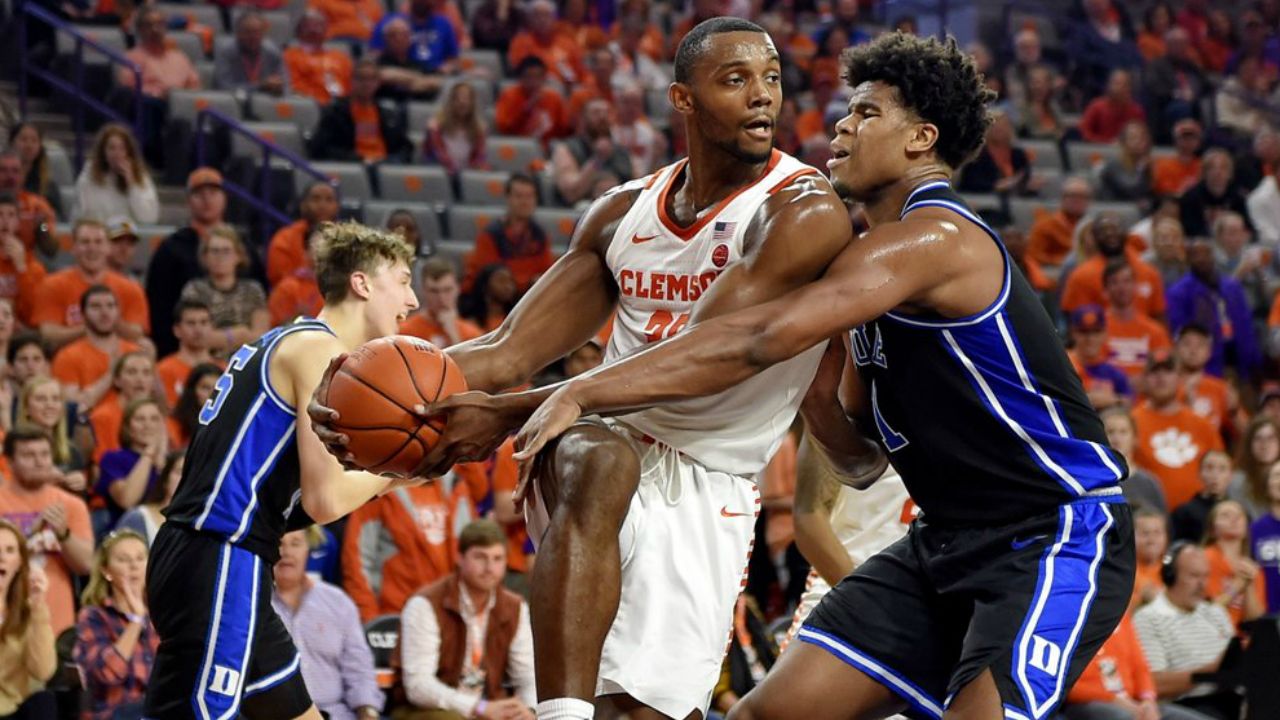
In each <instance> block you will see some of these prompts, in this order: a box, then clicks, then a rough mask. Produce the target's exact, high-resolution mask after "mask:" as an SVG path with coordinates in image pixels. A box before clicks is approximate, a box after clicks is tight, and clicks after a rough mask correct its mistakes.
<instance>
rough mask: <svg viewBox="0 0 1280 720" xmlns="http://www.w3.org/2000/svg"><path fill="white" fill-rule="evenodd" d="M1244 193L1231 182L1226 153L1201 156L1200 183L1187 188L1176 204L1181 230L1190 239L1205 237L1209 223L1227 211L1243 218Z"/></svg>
mask: <svg viewBox="0 0 1280 720" xmlns="http://www.w3.org/2000/svg"><path fill="white" fill-rule="evenodd" d="M1245 199H1246V195H1245V191H1244V190H1243V189H1241V188H1240V186H1239V185H1237V184H1236V182H1235V161H1234V160H1232V159H1231V154H1230V153H1228V152H1227V151H1226V150H1222V149H1218V148H1215V149H1213V150H1209V151H1208V152H1206V153H1205V154H1204V179H1202V180H1201V181H1200V182H1199V183H1196V184H1195V185H1193V186H1191V188H1190V189H1188V190H1187V191H1186V192H1184V193H1183V194H1182V198H1181V200H1179V203H1178V204H1179V206H1180V210H1181V212H1180V216H1181V220H1182V228H1183V230H1185V231H1186V233H1187V235H1190V236H1191V237H1208V236H1209V234H1210V232H1211V229H1210V228H1211V227H1212V225H1213V221H1214V220H1215V219H1216V218H1217V216H1218V215H1219V214H1220V213H1222V212H1224V211H1227V210H1230V211H1232V212H1235V213H1237V214H1239V215H1240V216H1241V217H1244V216H1245V215H1246V214H1248V212H1249V210H1248V208H1247V207H1246V205H1245Z"/></svg>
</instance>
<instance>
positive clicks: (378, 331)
mask: <svg viewBox="0 0 1280 720" xmlns="http://www.w3.org/2000/svg"><path fill="white" fill-rule="evenodd" d="M368 282H369V302H368V308H367V310H366V319H367V320H368V322H369V330H370V333H371V335H370V336H369V339H370V340H372V339H373V338H379V337H385V336H387V335H395V334H396V333H397V332H398V331H399V330H400V323H402V322H404V319H405V318H406V317H408V316H409V313H411V312H413V311H414V310H416V309H417V308H418V296H417V295H415V294H414V292H413V275H412V273H411V272H410V270H409V266H408V265H406V264H405V263H403V262H398V261H397V262H395V263H385V262H384V263H379V265H378V268H377V269H376V270H374V271H373V272H372V273H369V275H368Z"/></svg>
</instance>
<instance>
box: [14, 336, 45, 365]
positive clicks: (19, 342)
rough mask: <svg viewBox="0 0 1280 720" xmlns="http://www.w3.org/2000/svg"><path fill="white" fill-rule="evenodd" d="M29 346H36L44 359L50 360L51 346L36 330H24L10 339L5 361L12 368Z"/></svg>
mask: <svg viewBox="0 0 1280 720" xmlns="http://www.w3.org/2000/svg"><path fill="white" fill-rule="evenodd" d="M28 345H35V346H36V347H37V348H39V349H40V354H41V355H44V359H45V360H46V361H48V360H49V356H50V355H51V353H50V352H49V345H48V343H46V342H45V341H44V338H43V337H41V336H40V333H39V332H38V331H36V330H23V331H21V332H19V333H15V334H14V336H13V337H12V338H10V339H9V347H8V349H7V351H6V353H5V360H7V361H8V362H9V365H10V366H12V365H13V361H14V360H16V359H17V357H18V353H19V352H22V349H23V348H25V347H27V346H28Z"/></svg>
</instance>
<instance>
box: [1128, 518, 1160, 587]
mask: <svg viewBox="0 0 1280 720" xmlns="http://www.w3.org/2000/svg"><path fill="white" fill-rule="evenodd" d="M1168 523H1169V519H1168V516H1167V515H1166V514H1165V513H1164V512H1163V511H1159V510H1153V509H1151V508H1148V507H1138V508H1135V509H1134V511H1133V530H1134V548H1135V551H1136V555H1137V560H1138V570H1137V578H1136V581H1135V582H1134V584H1133V600H1132V601H1131V602H1130V604H1129V608H1130V610H1136V609H1138V608H1139V607H1141V606H1143V605H1146V604H1147V603H1149V602H1151V601H1152V600H1155V599H1156V596H1158V595H1159V594H1160V593H1161V591H1163V590H1164V583H1162V582H1161V580H1160V568H1161V562H1160V561H1161V559H1162V558H1163V557H1164V554H1165V551H1166V550H1167V549H1168V547H1169V528H1168Z"/></svg>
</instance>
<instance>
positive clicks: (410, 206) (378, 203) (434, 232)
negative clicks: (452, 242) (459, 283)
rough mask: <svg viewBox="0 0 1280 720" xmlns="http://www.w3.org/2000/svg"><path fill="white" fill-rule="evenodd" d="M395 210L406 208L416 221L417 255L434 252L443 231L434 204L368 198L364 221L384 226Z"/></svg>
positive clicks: (368, 223)
mask: <svg viewBox="0 0 1280 720" xmlns="http://www.w3.org/2000/svg"><path fill="white" fill-rule="evenodd" d="M396 210H408V211H409V212H411V213H413V217H414V218H416V219H417V221H418V236H419V238H420V243H419V245H418V254H419V255H432V254H434V253H435V252H436V246H437V245H438V244H439V242H440V240H441V238H442V237H443V235H444V233H443V232H442V230H441V228H440V213H439V211H437V210H436V206H435V205H429V204H427V203H409V202H392V201H389V200H370V201H369V202H367V203H365V204H364V222H365V224H366V225H370V226H373V227H386V226H387V220H389V219H390V218H391V213H393V212H395V211H396Z"/></svg>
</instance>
